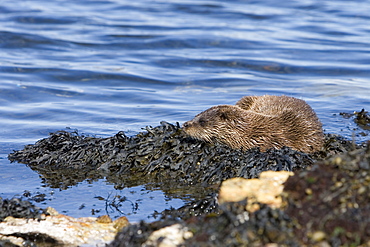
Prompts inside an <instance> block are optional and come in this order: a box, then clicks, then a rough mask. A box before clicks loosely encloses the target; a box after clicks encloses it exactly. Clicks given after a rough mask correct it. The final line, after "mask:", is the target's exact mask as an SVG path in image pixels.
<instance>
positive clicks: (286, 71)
mask: <svg viewBox="0 0 370 247" xmlns="http://www.w3.org/2000/svg"><path fill="white" fill-rule="evenodd" d="M368 13H370V3H368V2H366V1H363V2H349V1H334V0H325V1H320V2H317V1H293V2H284V3H283V2H279V4H277V3H276V2H274V1H269V0H265V1H231V2H230V1H229V2H223V1H207V2H204V1H186V2H183V1H180V2H179V1H175V0H173V1H155V2H153V1H140V2H133V1H126V0H112V1H89V0H83V1H70V0H67V1H59V0H55V1H47V2H45V1H42V0H32V1H27V0H26V1H22V2H19V3H17V5H14V1H10V0H4V1H2V4H1V6H0V21H1V23H2V26H1V28H0V48H1V49H0V78H1V80H0V96H1V97H0V119H1V124H2V129H1V131H0V148H1V153H3V154H4V156H2V157H3V159H1V160H0V162H1V167H2V168H3V169H2V173H1V174H2V176H3V178H4V179H2V183H3V184H4V185H5V187H3V188H7V189H10V186H9V185H10V184H12V185H14V186H12V189H11V190H9V191H11V192H12V193H13V194H22V192H23V190H24V189H25V188H27V187H29V190H36V188H37V187H40V186H42V182H41V181H40V179H39V178H38V175H37V174H34V173H33V172H32V171H30V170H29V169H28V168H27V167H22V171H23V172H24V174H28V175H26V177H24V178H21V177H19V176H14V174H18V170H19V169H21V168H20V167H21V166H22V165H18V164H14V165H10V164H9V163H8V161H7V160H6V154H7V153H9V152H11V150H12V149H20V148H21V147H22V145H25V144H29V143H34V142H35V141H37V140H38V139H40V138H44V137H46V136H47V135H48V133H49V132H51V131H55V130H60V129H64V128H66V127H69V128H72V129H78V130H79V131H80V132H83V133H87V134H91V135H97V136H103V137H104V136H111V135H113V134H115V133H117V132H118V131H119V130H124V131H125V132H127V133H128V134H135V133H137V132H138V131H140V130H141V128H142V127H144V126H146V125H152V126H156V125H158V124H159V122H160V121H162V120H165V121H168V122H172V123H174V122H176V121H178V122H184V121H186V120H189V119H191V118H192V117H193V116H194V115H196V114H197V113H198V112H200V111H202V110H204V109H206V108H208V107H210V106H212V105H216V104H234V103H235V102H236V101H237V100H238V99H239V98H241V97H242V96H244V95H252V94H256V95H262V94H286V95H290V96H295V97H299V98H302V99H305V100H306V101H307V102H308V103H309V104H310V105H312V107H313V108H314V109H315V110H316V111H317V113H318V115H319V117H320V119H321V120H322V121H323V124H324V128H325V130H326V132H329V133H336V134H341V135H344V136H345V137H347V138H352V135H353V133H354V136H355V138H356V140H357V141H364V140H368V139H369V138H368V136H363V135H361V134H359V132H360V131H359V130H357V129H358V126H356V124H355V123H354V122H353V121H352V120H351V119H345V118H343V117H342V116H340V115H339V113H340V112H353V111H360V110H361V109H362V108H365V109H367V110H369V109H370V97H369V95H370V81H369V77H370V65H369V64H370V56H369V54H370V26H369V25H368V22H369V19H370V18H369V14H368ZM18 179H19V180H18ZM21 179H22V181H24V182H20V181H21ZM18 182H19V183H18ZM23 183H26V184H24V185H21V184H23ZM27 183H28V185H27ZM17 184H19V186H18V185H17ZM91 186H92V188H96V189H97V190H99V191H101V193H104V192H103V191H104V190H106V192H108V191H110V190H111V188H109V186H107V187H106V188H104V186H101V182H100V183H99V185H98V183H93V184H92V185H91ZM0 192H1V194H0V196H4V195H5V194H6V195H7V196H10V194H9V193H7V191H0ZM4 193H5V194H4ZM63 193H65V194H63ZM67 193H71V194H73V193H75V194H78V189H77V188H71V189H69V190H68V191H63V192H61V193H60V194H58V196H54V198H53V199H52V200H51V201H50V202H49V201H47V202H46V204H47V205H49V204H51V203H54V202H55V203H60V205H63V207H65V210H66V211H68V213H70V214H74V213H75V212H74V210H75V209H74V208H75V207H72V206H70V205H68V204H67V203H66V202H64V201H63V199H62V198H64V197H66V195H67ZM69 196H71V195H69ZM81 198H83V197H81ZM86 199H87V198H83V199H82V200H86ZM78 200H79V198H78V197H77V198H76V201H77V202H76V203H78V202H81V203H83V202H82V201H78ZM158 200H161V199H158ZM149 204H152V202H151V203H149ZM151 212H152V210H150V209H148V212H140V215H141V216H142V217H143V218H145V217H146V216H145V215H148V214H150V213H151Z"/></svg>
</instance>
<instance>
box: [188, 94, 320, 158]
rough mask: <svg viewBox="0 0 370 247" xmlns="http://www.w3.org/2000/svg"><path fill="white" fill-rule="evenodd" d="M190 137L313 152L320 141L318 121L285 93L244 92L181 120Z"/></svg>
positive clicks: (235, 146) (238, 145) (232, 144)
mask: <svg viewBox="0 0 370 247" xmlns="http://www.w3.org/2000/svg"><path fill="white" fill-rule="evenodd" d="M183 130H184V131H185V133H186V134H187V135H189V136H190V137H192V138H195V139H199V140H203V141H206V142H210V143H216V142H217V143H223V144H226V145H227V146H229V147H231V148H233V149H243V150H246V149H250V148H253V147H259V148H260V150H261V151H263V152H265V151H266V150H268V149H270V148H276V149H280V148H282V147H283V146H287V147H291V148H292V149H294V150H297V151H301V152H305V153H313V152H316V151H319V150H320V149H321V148H322V146H323V143H324V134H323V130H322V124H321V122H320V121H319V119H318V117H317V116H316V114H315V112H314V111H313V110H312V108H311V107H310V106H309V105H308V104H307V103H306V102H305V101H304V100H300V99H297V98H294V97H289V96H284V95H283V96H275V95H264V96H245V97H243V98H242V99H240V100H239V101H238V102H237V103H236V104H235V105H218V106H213V107H211V108H209V109H208V110H205V111H203V112H201V113H199V114H198V115H196V116H195V118H194V119H193V120H191V121H187V122H185V123H184V124H183Z"/></svg>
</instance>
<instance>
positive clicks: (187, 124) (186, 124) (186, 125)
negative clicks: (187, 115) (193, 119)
mask: <svg viewBox="0 0 370 247" xmlns="http://www.w3.org/2000/svg"><path fill="white" fill-rule="evenodd" d="M189 126H190V124H189V122H185V123H183V124H182V127H183V128H187V127H189Z"/></svg>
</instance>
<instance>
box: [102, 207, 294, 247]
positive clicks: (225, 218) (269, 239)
mask: <svg viewBox="0 0 370 247" xmlns="http://www.w3.org/2000/svg"><path fill="white" fill-rule="evenodd" d="M245 207H246V201H244V202H238V203H227V204H225V205H224V206H223V208H222V211H221V213H220V215H216V214H209V215H206V216H198V217H191V218H189V219H188V220H186V221H181V220H174V219H170V220H169V219H166V220H162V221H157V222H153V223H145V222H140V223H139V224H136V225H131V226H129V227H127V228H124V229H123V230H122V231H121V232H120V233H118V234H117V236H116V238H115V240H114V241H113V242H112V243H111V244H110V245H109V246H111V247H123V246H160V244H161V243H162V242H165V241H166V242H167V241H168V240H166V238H165V236H163V237H162V238H158V239H157V241H156V242H154V244H153V241H148V239H151V238H152V237H151V236H153V233H155V232H158V230H159V229H163V228H169V226H176V229H179V228H182V231H180V232H182V233H183V234H182V236H183V239H182V241H181V244H179V246H263V245H264V244H268V243H278V244H281V245H286V246H298V241H297V239H296V238H295V236H294V232H293V230H292V229H293V222H292V221H291V220H290V219H289V217H288V216H287V215H286V214H285V213H284V212H283V211H281V210H276V209H271V208H269V207H267V206H265V205H260V210H258V211H256V212H254V213H248V212H246V211H245ZM176 241H178V239H177V240H176ZM148 242H149V243H150V244H148ZM177 243H178V242H177ZM169 246H175V245H169Z"/></svg>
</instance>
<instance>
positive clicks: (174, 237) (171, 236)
mask: <svg viewBox="0 0 370 247" xmlns="http://www.w3.org/2000/svg"><path fill="white" fill-rule="evenodd" d="M191 237H193V233H192V232H190V231H189V230H188V229H187V227H183V226H182V225H180V224H174V225H172V226H167V227H164V228H161V229H159V230H157V231H154V232H153V233H152V234H151V235H150V236H149V238H148V240H147V241H146V242H145V243H144V244H143V245H142V246H143V247H148V246H158V247H171V246H178V245H181V244H183V243H184V241H185V240H186V239H189V238H191Z"/></svg>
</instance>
